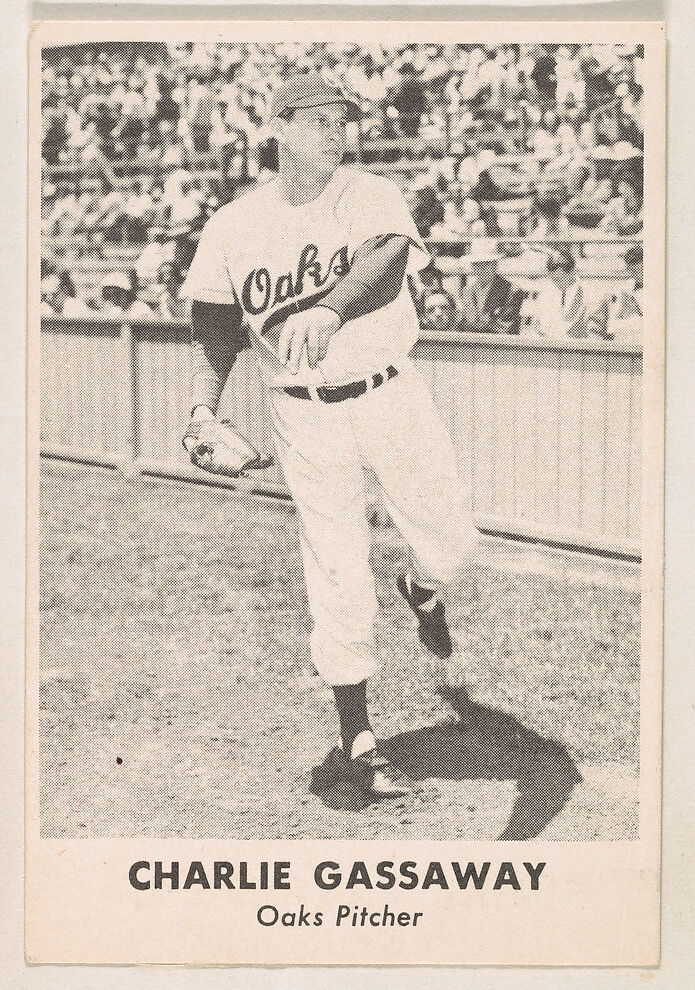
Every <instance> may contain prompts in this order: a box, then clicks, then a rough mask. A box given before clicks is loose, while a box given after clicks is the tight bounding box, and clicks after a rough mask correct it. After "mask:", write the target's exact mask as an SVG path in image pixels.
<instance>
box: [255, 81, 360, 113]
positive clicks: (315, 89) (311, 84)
mask: <svg viewBox="0 0 695 990" xmlns="http://www.w3.org/2000/svg"><path fill="white" fill-rule="evenodd" d="M331 103H344V104H345V105H346V106H347V108H348V113H349V115H350V116H353V117H357V116H358V115H359V106H358V105H357V103H355V102H354V101H353V100H351V99H349V98H348V97H347V96H345V94H344V93H343V92H342V91H341V90H340V89H339V88H338V87H337V86H331V85H329V84H328V83H327V82H326V81H325V79H324V78H323V76H322V75H321V73H320V72H303V73H299V74H297V75H296V76H292V77H291V78H290V79H287V80H286V81H285V82H283V83H282V84H281V85H280V86H278V87H277V89H276V90H275V91H274V92H273V99H272V103H271V107H270V116H271V117H278V116H279V115H280V114H281V113H284V112H285V110H302V109H305V108H307V107H325V106H328V105H329V104H331Z"/></svg>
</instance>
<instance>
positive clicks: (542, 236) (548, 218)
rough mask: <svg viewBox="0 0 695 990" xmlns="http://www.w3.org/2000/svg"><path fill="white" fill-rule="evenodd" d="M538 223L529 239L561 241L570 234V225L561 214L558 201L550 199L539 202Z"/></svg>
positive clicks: (560, 206)
mask: <svg viewBox="0 0 695 990" xmlns="http://www.w3.org/2000/svg"><path fill="white" fill-rule="evenodd" d="M536 210H537V212H538V221H537V223H536V225H535V228H534V229H533V231H532V232H531V237H533V238H534V239H536V240H546V239H547V240H562V239H565V240H566V239H567V237H568V235H569V232H570V223H569V220H568V219H567V217H566V216H563V213H562V204H561V203H560V200H559V199H555V198H551V199H546V200H541V201H540V202H539V203H538V204H537V206H536Z"/></svg>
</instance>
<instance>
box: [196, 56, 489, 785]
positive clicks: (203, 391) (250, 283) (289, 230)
mask: <svg viewBox="0 0 695 990" xmlns="http://www.w3.org/2000/svg"><path fill="white" fill-rule="evenodd" d="M355 109H356V108H355V107H354V105H353V104H352V103H351V102H350V100H348V99H347V98H346V97H345V95H344V94H343V93H342V92H341V91H340V90H338V89H336V88H334V87H333V86H330V85H328V84H327V83H326V82H325V81H324V80H323V79H322V77H321V76H320V75H319V74H317V73H308V74H303V75H297V76H295V77H293V78H291V79H290V80H289V81H287V82H286V83H284V84H282V85H281V86H279V87H278V88H277V89H276V90H275V92H274V94H273V99H272V107H271V117H272V127H273V130H274V133H275V135H276V137H277V140H278V145H279V173H278V177H277V178H276V179H274V180H273V181H271V182H269V183H268V184H266V185H264V186H262V187H260V188H257V189H255V190H253V191H251V192H250V193H248V194H247V195H245V196H242V197H241V198H239V199H238V200H236V201H234V202H232V203H229V204H227V205H226V206H224V207H222V208H221V209H219V210H218V211H217V212H216V213H215V214H214V215H213V216H212V217H211V219H210V220H209V221H208V223H207V225H206V226H205V228H204V230H203V233H202V236H201V239H200V244H199V246H198V250H197V253H196V255H195V258H194V261H193V264H192V265H191V268H190V270H189V273H188V277H187V280H186V283H185V285H184V287H183V290H182V294H183V295H185V296H187V297H189V298H191V299H192V340H193V354H194V376H193V390H192V392H193V394H192V401H191V407H192V412H191V417H192V419H191V424H190V426H189V429H188V431H187V436H186V438H185V439H184V445H185V446H186V448H187V449H188V450H189V451H190V453H191V458H192V460H193V461H194V463H197V464H199V465H201V466H203V467H207V468H208V469H210V470H221V471H224V472H225V473H235V472H237V471H240V470H248V469H249V468H255V467H259V466H263V465H265V464H267V463H268V461H267V458H264V457H263V456H262V455H261V454H260V453H259V452H258V451H256V450H255V449H254V448H253V447H251V445H249V444H248V442H247V441H246V440H245V439H244V438H243V437H241V436H240V435H239V434H238V433H237V432H236V431H235V430H234V428H233V427H232V426H231V425H230V424H228V423H226V424H222V425H221V424H219V423H218V422H217V421H215V419H214V417H215V414H216V411H217V406H218V403H219V399H220V395H221V392H222V389H223V387H224V384H225V381H226V379H227V376H228V374H229V371H230V369H231V367H232V365H233V363H234V360H235V357H236V354H237V353H238V352H239V351H240V350H241V349H242V347H243V346H244V333H243V332H242V326H248V327H249V328H250V334H249V336H250V339H251V344H252V347H253V348H254V350H255V352H256V354H257V357H258V360H259V363H260V369H261V374H262V376H263V379H264V381H265V382H266V383H267V385H268V387H269V402H270V412H271V418H272V424H273V428H274V434H275V441H276V447H277V453H278V456H279V460H280V464H281V466H282V470H283V473H284V477H285V480H286V482H287V485H288V486H289V489H290V492H291V493H292V496H293V498H294V501H295V503H296V505H297V508H298V511H299V515H300V521H301V548H302V555H303V561H304V572H305V579H306V585H307V592H308V598H309V605H310V610H311V614H312V618H313V631H312V633H311V641H310V642H311V654H312V659H313V662H314V665H315V667H316V669H317V671H318V672H319V674H320V675H321V677H322V678H323V679H324V680H325V681H326V682H327V683H328V684H329V685H331V687H332V688H333V692H334V695H335V703H336V707H337V711H338V720H339V724H340V738H339V742H338V745H337V746H336V747H335V748H334V749H333V750H332V752H331V753H330V754H329V756H328V757H327V759H326V761H325V763H324V766H323V772H324V778H325V775H326V774H328V777H329V778H330V777H331V776H335V777H336V778H337V776H338V775H339V774H348V775H350V776H351V778H352V779H354V780H355V781H357V782H358V783H359V784H360V786H361V787H362V788H363V789H364V790H366V791H368V792H371V793H372V794H373V795H374V796H376V797H383V796H395V795H403V794H405V793H407V791H408V790H409V785H408V783H407V781H406V780H404V779H403V778H402V777H400V776H399V774H398V773H397V772H396V770H395V768H393V767H392V766H391V765H390V764H389V762H388V759H387V757H386V755H385V754H384V753H383V752H380V750H379V747H378V746H377V743H376V739H375V735H374V732H373V729H372V725H371V722H370V718H369V714H368V710H367V681H368V679H369V678H370V677H371V676H372V675H373V674H374V673H375V666H376V665H375V658H374V630H373V626H374V619H375V617H376V614H377V609H378V602H377V597H376V591H375V582H374V576H373V573H372V571H371V568H370V565H369V551H370V538H369V528H368V523H367V519H366V508H367V507H366V497H365V488H364V474H363V468H364V467H365V466H368V467H370V468H371V469H372V470H373V471H374V473H375V474H376V476H377V478H378V480H379V483H380V485H381V487H382V489H383V494H384V498H385V502H386V505H387V507H388V509H389V512H390V514H391V516H392V518H393V520H394V522H395V524H396V525H397V526H398V528H399V529H400V531H401V533H402V534H403V536H404V537H405V539H406V540H407V542H408V543H409V544H410V546H411V548H412V551H413V566H412V569H411V570H410V571H409V572H407V573H404V574H402V575H401V576H400V577H399V579H398V582H397V586H398V590H399V591H400V593H401V595H402V596H403V598H404V599H405V601H406V602H407V604H408V605H409V606H410V608H411V609H412V610H413V612H414V613H415V615H416V616H417V620H418V625H419V636H420V639H421V640H422V642H423V643H424V644H425V646H426V647H427V648H428V649H429V650H431V651H432V652H433V653H435V654H436V655H437V656H439V657H442V658H447V657H449V656H450V655H451V652H452V644H451V638H450V635H449V630H448V628H447V622H446V616H445V611H444V605H443V603H442V601H441V600H440V597H439V591H440V589H441V587H442V585H443V584H445V583H447V582H450V581H452V580H453V579H454V578H455V577H456V576H457V574H458V573H459V571H460V569H461V568H462V566H463V565H464V564H465V562H466V561H467V560H468V559H469V557H470V555H471V551H472V543H473V541H474V540H475V530H474V528H473V524H472V520H471V515H470V508H469V503H468V498H467V495H466V491H465V487H464V485H463V484H462V480H461V478H460V476H459V475H458V473H457V469H456V460H455V455H454V450H453V446H452V443H451V439H450V437H449V435H448V433H447V431H446V429H445V427H444V425H443V423H442V421H441V419H440V417H439V415H438V413H437V410H436V408H435V405H434V402H433V400H432V397H431V395H430V394H429V392H428V390H427V388H426V387H425V386H424V384H423V382H422V381H421V379H420V377H419V376H418V373H417V372H416V370H415V368H414V365H413V363H412V361H411V359H410V358H409V356H408V355H409V352H410V350H411V349H412V347H413V345H414V343H415V341H416V339H417V337H418V331H419V326H418V320H417V316H416V312H415V308H414V306H413V303H412V300H411V297H410V294H409V291H408V287H407V280H406V274H408V273H409V272H417V271H419V270H420V269H422V268H424V267H425V266H426V265H427V264H428V263H429V262H430V258H429V256H428V254H427V251H426V249H425V246H424V245H423V243H422V241H421V239H420V237H419V235H418V232H417V229H416V227H415V225H414V223H413V220H412V217H411V215H410V213H409V210H408V207H407V205H406V202H405V200H404V198H403V196H402V195H401V192H400V190H399V189H398V188H397V187H396V186H395V185H394V184H393V183H392V182H391V181H389V180H387V179H385V178H381V177H378V176H375V175H372V174H369V173H365V172H362V171H360V170H357V169H351V168H347V167H344V166H343V165H342V164H341V162H342V159H343V157H344V153H345V149H346V133H345V131H346V121H347V119H348V114H349V113H351V112H352V111H354V110H355Z"/></svg>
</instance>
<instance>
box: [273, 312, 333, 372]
mask: <svg viewBox="0 0 695 990" xmlns="http://www.w3.org/2000/svg"><path fill="white" fill-rule="evenodd" d="M341 326H342V323H341V320H340V317H339V316H338V314H337V313H335V312H334V311H333V310H332V309H329V308H328V306H320V305H319V306H313V307H312V308H311V309H308V310H306V312H304V313H293V314H292V315H291V316H288V318H287V320H286V321H285V325H284V327H283V328H282V333H281V334H280V340H279V343H278V355H279V357H280V360H281V361H282V363H283V364H285V365H287V368H288V370H289V371H290V372H291V373H292V374H293V375H296V374H297V372H298V371H299V362H300V360H301V357H302V351H303V350H304V348H305V347H306V352H307V360H308V361H309V367H310V368H315V367H316V365H317V364H318V363H319V361H323V359H324V358H325V356H326V351H327V350H328V345H329V343H330V341H331V337H332V336H333V334H334V333H335V332H336V331H337V330H339V329H340V327H341Z"/></svg>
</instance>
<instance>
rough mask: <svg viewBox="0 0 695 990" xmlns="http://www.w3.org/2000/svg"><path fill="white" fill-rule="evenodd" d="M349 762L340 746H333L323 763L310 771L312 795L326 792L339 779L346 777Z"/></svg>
mask: <svg viewBox="0 0 695 990" xmlns="http://www.w3.org/2000/svg"><path fill="white" fill-rule="evenodd" d="M349 768H350V760H348V758H347V757H346V756H345V753H344V752H343V751H342V749H341V748H340V746H334V747H333V749H332V750H331V751H330V752H329V753H328V754H327V756H326V758H325V759H324V761H323V763H321V764H320V765H319V766H317V767H313V768H312V771H311V791H312V793H313V794H316V793H318V792H322V791H327V790H328V788H329V787H332V786H333V784H335V783H337V782H338V781H339V780H340V779H341V778H345V777H347V776H348V772H349Z"/></svg>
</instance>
